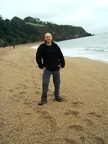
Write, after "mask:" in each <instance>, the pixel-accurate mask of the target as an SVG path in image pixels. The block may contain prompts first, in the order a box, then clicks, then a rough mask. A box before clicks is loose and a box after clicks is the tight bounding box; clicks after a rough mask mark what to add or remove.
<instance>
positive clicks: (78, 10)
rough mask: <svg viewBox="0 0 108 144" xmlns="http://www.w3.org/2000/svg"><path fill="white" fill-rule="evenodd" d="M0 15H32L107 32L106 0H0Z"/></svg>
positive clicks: (107, 14) (89, 30)
mask: <svg viewBox="0 0 108 144" xmlns="http://www.w3.org/2000/svg"><path fill="white" fill-rule="evenodd" d="M0 15H1V16H2V17H3V18H4V19H6V18H8V19H12V18H13V17H14V16H17V17H19V18H21V19H23V18H25V17H27V16H32V17H35V18H40V20H42V21H50V22H53V23H56V24H67V25H74V26H81V27H83V28H84V29H85V30H86V31H87V32H89V33H94V34H96V33H104V32H108V20H107V19H108V0H0Z"/></svg>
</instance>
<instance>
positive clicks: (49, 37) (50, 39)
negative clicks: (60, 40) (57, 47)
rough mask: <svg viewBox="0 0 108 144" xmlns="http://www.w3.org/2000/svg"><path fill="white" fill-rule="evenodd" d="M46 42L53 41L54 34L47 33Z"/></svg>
mask: <svg viewBox="0 0 108 144" xmlns="http://www.w3.org/2000/svg"><path fill="white" fill-rule="evenodd" d="M45 42H46V44H51V43H52V35H51V34H50V33H46V34H45Z"/></svg>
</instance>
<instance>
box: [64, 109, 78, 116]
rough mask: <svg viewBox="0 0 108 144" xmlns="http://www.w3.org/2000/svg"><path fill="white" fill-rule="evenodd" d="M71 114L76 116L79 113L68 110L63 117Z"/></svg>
mask: <svg viewBox="0 0 108 144" xmlns="http://www.w3.org/2000/svg"><path fill="white" fill-rule="evenodd" d="M71 114H72V115H75V116H77V115H78V114H79V112H78V111H75V110H68V111H67V112H64V115H71Z"/></svg>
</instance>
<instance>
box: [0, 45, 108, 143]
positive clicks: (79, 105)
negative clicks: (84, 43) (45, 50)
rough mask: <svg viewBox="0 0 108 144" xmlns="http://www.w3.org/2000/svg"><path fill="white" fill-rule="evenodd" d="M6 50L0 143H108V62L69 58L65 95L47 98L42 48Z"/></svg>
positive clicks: (0, 85) (1, 53)
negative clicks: (40, 60)
mask: <svg viewBox="0 0 108 144" xmlns="http://www.w3.org/2000/svg"><path fill="white" fill-rule="evenodd" d="M36 44H37V45H38V44H39V43H34V44H25V45H18V46H16V48H15V49H14V48H13V47H7V48H0V144H108V64H105V63H101V62H97V61H94V60H89V59H86V58H70V57H65V61H66V66H65V68H64V69H61V70H60V73H61V97H62V98H63V102H56V101H55V100H54V95H53V90H54V86H53V81H52V77H51V79H50V84H49V90H48V102H47V103H46V104H45V105H43V106H38V102H39V101H40V99H41V82H42V72H43V71H42V70H40V69H39V68H38V66H37V64H36V61H35V53H36V49H31V47H32V46H35V45H36Z"/></svg>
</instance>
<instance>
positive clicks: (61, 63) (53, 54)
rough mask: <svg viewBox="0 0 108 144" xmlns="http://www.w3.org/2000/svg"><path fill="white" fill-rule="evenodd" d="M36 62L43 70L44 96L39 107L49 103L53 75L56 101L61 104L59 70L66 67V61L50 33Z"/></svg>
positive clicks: (38, 51)
mask: <svg viewBox="0 0 108 144" xmlns="http://www.w3.org/2000/svg"><path fill="white" fill-rule="evenodd" d="M36 62H37V64H38V67H39V68H40V69H42V70H43V76H42V95H41V101H40V102H39V103H38V105H43V104H45V103H47V92H48V86H49V80H50V76H51V75H52V76H53V83H54V96H55V100H56V101H58V102H61V101H62V99H61V96H60V71H59V70H60V69H61V68H64V67H65V60H64V56H63V54H62V52H61V50H60V48H59V46H58V45H57V44H56V43H54V42H53V40H52V35H51V34H50V33H46V34H45V42H44V43H42V44H41V45H40V46H39V47H38V49H37V52H36Z"/></svg>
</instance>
